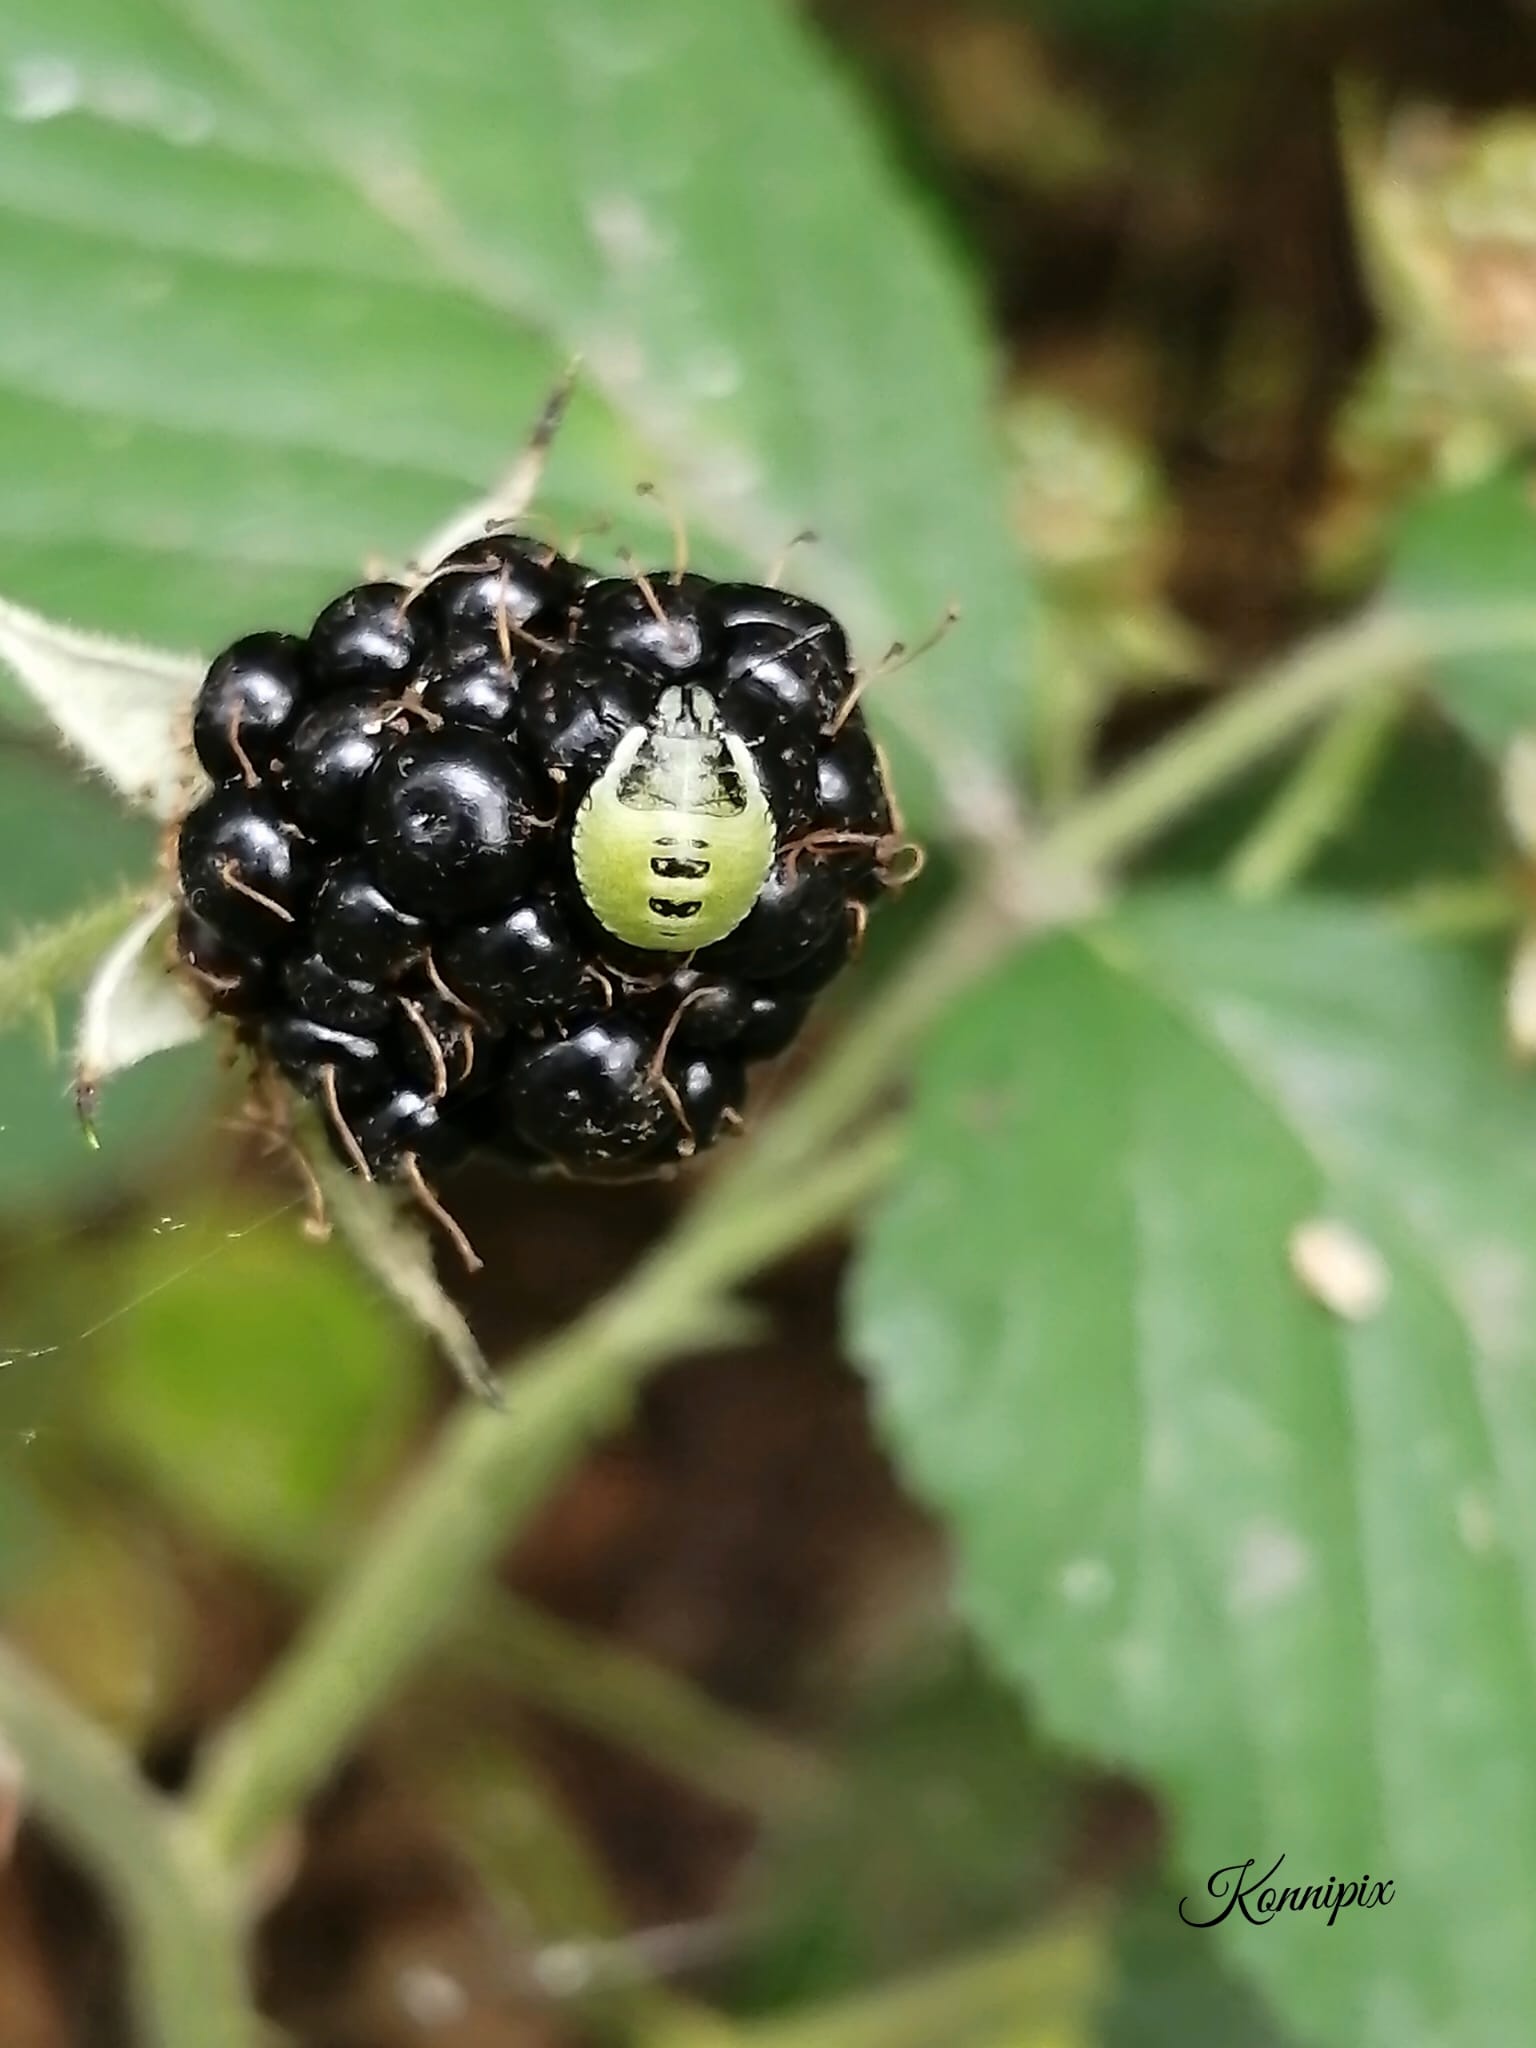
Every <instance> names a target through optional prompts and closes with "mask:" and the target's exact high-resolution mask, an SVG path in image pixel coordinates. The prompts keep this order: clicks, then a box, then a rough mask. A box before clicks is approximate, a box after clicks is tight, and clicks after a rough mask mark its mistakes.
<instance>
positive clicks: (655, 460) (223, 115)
mask: <svg viewBox="0 0 1536 2048" xmlns="http://www.w3.org/2000/svg"><path fill="white" fill-rule="evenodd" d="M0 82H3V83H4V84H5V85H6V87H7V89H8V95H9V101H10V111H11V116H12V118H10V119H9V120H7V121H4V122H0V266H3V268H4V272H5V275H6V277H7V280H8V283H9V286H10V289H11V291H12V293H13V295H14V297H15V300H16V303H17V304H18V305H21V306H25V308H26V318H25V319H17V320H13V321H10V322H8V323H6V326H5V331H4V333H3V334H0V387H3V392H4V396H3V397H0V435H3V436H4V438H5V440H6V445H7V447H8V449H9V450H10V453H11V460H10V462H9V464H8V489H7V493H6V505H5V509H4V511H3V512H0V589H10V590H14V592H15V594H16V595H17V596H18V597H20V598H22V599H23V600H25V601H27V602H29V603H33V604H35V605H36V606H37V607H38V608H39V609H41V610H43V611H45V612H49V611H51V612H55V613H63V614H65V615H67V616H75V615H77V614H84V615H86V616H87V618H88V619H89V621H91V622H94V623H97V624H99V625H102V626H106V627H110V628H111V629H113V630H116V631H127V632H135V633H143V634H145V635H148V636H150V637H152V638H155V639H158V640H161V641H164V642H167V643H168V644H182V645H185V644H189V643H192V642H195V641H198V640H202V641H207V640H209V639H211V638H213V637H215V636H218V635H220V634H228V633H229V632H231V631H234V630H237V629H240V628H243V627H248V626H250V625H251V624H252V623H253V622H255V621H258V620H260V619H262V618H263V617H266V616H269V615H270V616H271V617H272V618H273V619H274V620H277V621H285V620H286V621H292V620H299V619H302V618H303V617H304V615H305V613H306V611H307V609H308V608H310V607H312V606H314V605H316V604H318V602H320V601H321V600H322V599H323V598H324V597H325V596H326V595H327V594H328V593H329V591H330V590H332V589H334V588H335V587H337V586H338V585H339V584H340V583H341V582H342V581H343V580H344V579H345V578H347V577H348V576H349V575H352V574H353V573H354V572H355V570H356V568H357V565H358V564H359V562H360V561H361V560H362V558H363V557H365V556H366V555H367V554H369V553H371V552H374V551H382V552H383V553H385V554H386V555H391V556H398V555H400V554H402V553H403V552H406V551H408V550H409V548H410V547H411V545H412V544H413V542H414V541H415V540H416V539H417V538H418V537H419V536H420V535H421V534H423V533H424V532H425V531H426V530H427V528H428V527H429V526H430V525H432V524H433V523H434V522H435V521H436V520H437V519H439V518H440V517H441V516H442V515H443V514H444V513H445V512H447V511H448V510H450V509H451V508H452V506H453V505H454V503H455V502H456V501H457V500H459V499H461V498H463V497H464V496H465V495H467V493H468V492H469V491H470V490H471V489H472V488H473V487H475V486H477V485H479V484H481V483H483V482H487V481H489V479H490V477H491V476H492V475H493V474H494V473H495V472H496V471H497V470H498V469H499V467H500V465H501V463H502V460H503V458H504V457H505V456H506V454H507V453H508V452H509V448H510V444H512V443H513V442H514V441H515V440H516V438H517V437H518V435H519V434H520V433H521V432H522V431H523V429H524V427H525V425H526V424H527V422H528V420H529V418H530V417H531V414H532V412H533V410H534V409H535V406H536V403H537V400H538V397H539V396H540V395H541V393H542V391H543V389H544V388H545V387H546V386H547V385H548V384H549V382H550V381H551V379H552V377H553V375H554V373H555V371H556V369H557V368H558V367H559V365H560V364H561V363H562V362H563V360H564V359H565V358H566V357H568V356H569V355H570V354H571V353H572V352H573V351H579V352H580V353H581V355H582V356H583V358H584V363H585V371H584V376H585V380H586V385H587V390H588V398H587V402H586V403H585V405H584V406H579V407H578V409H577V417H576V419H575V422H574V424H573V425H572V427H571V428H570V429H569V430H568V435H567V437H566V439H565V440H564V441H563V443H562V445H561V447H560V448H559V449H558V451H557V454H556V457H555V462H554V466H553V471H552V486H553V495H552V497H551V501H550V509H551V510H552V511H553V513H554V516H555V519H556V523H557V524H560V523H564V522H566V521H568V520H569V519H571V518H574V517H575V516H576V513H575V508H576V507H580V508H581V510H582V512H583V513H584V514H586V515H588V516H590V515H592V514H594V513H595V514H599V515H600V514H603V513H611V512H615V511H617V512H619V513H621V514H622V513H623V512H624V510H625V507H626V505H632V504H633V497H632V494H633V489H634V486H635V484H636V483H637V482H638V481H640V480H642V479H650V480H654V481H657V482H659V483H661V484H663V485H665V486H666V487H667V488H668V489H669V490H670V491H671V493H672V494H673V495H674V496H675V497H676V499H677V502H678V504H679V506H680V508H681V510H682V512H683V513H684V514H685V515H686V517H687V520H688V523H689V525H690V527H691V528H693V529H694V531H695V537H696V540H697V543H698V545H699V548H700V550H701V551H702V552H704V553H705V554H706V555H707V556H708V557H709V559H710V560H712V561H714V562H716V563H717V564H724V563H727V562H729V563H739V564H743V565H747V566H750V567H752V568H753V569H755V570H757V571H759V572H766V569H767V567H768V565H769V564H770V563H771V562H772V560H773V559H774V558H775V557H776V556H777V555H778V554H779V553H780V552H781V551H782V549H783V548H784V546H785V544H786V543H787V542H788V541H789V540H790V538H791V537H792V536H793V535H794V534H795V533H796V532H798V531H799V530H801V529H802V528H805V527H808V526H809V527H814V528H815V529H816V530H817V531H818V532H819V534H820V535H821V537H822V544H821V546H820V547H819V548H818V549H807V550H805V551H803V552H802V553H801V555H800V556H799V557H798V558H797V561H796V565H795V572H794V573H795V579H796V581H797V582H800V583H802V584H804V585H806V586H807V587H810V588H812V589H813V590H815V591H816V592H817V593H818V594H821V595H824V596H825V597H827V598H828V599H830V600H831V601H832V602H833V603H835V604H836V605H837V606H838V607H839V608H840V609H841V610H842V611H843V612H844V613H845V614H846V616H847V618H848V620H849V623H850V625H851V626H852V628H853V629H854V631H855V634H856V637H857V641H858V644H859V646H860V648H861V651H862V653H863V655H864V656H865V658H866V659H868V660H871V661H873V660H875V659H877V658H878V657H879V655H880V653H881V652H882V651H883V649H884V647H885V645H886V644H887V643H888V642H889V641H890V640H891V639H892V638H893V637H896V636H901V637H904V638H907V639H909V640H910V639H913V638H915V637H916V636H918V635H921V634H922V633H924V632H925V631H926V630H927V629H928V628H929V627H930V626H932V625H933V624H934V623H935V622H936V621H937V620H938V619H939V618H940V617H941V615H942V613H943V611H944V608H945V606H946V605H947V604H948V603H949V602H950V601H951V600H955V601H958V602H959V603H960V604H961V605H962V606H963V607H964V610H965V618H964V622H963V624H962V626H961V627H960V628H958V629H957V630H956V631H955V632H954V633H953V634H952V635H951V636H950V638H949V640H948V641H947V642H946V643H945V644H944V645H943V646H942V647H941V648H940V649H938V650H937V651H936V652H935V653H933V654H932V655H931V656H930V657H929V658H928V659H927V660H926V661H925V662H924V663H922V664H921V665H920V667H918V668H916V669H914V670H912V671H909V672H908V673H907V674H905V675H903V676H901V677H899V678H896V679H894V680H893V681H892V682H891V683H890V685H889V686H888V687H887V686H884V685H882V688H881V690H880V692H879V693H878V694H879V698H880V703H879V707H878V710H877V715H880V716H883V717H885V718H886V719H888V720H889V721H890V722H892V723H895V724H897V725H899V726H900V727H901V728H902V729H903V730H904V731H905V732H906V733H907V734H908V735H909V736H910V737H911V738H913V739H915V741H916V745H913V746H909V747H908V749H907V762H906V767H907V777H906V779H907V780H908V781H909V782H910V781H914V780H919V778H920V777H921V779H925V780H927V779H930V771H929V770H927V769H926V768H925V767H924V766H923V763H922V756H924V755H925V754H928V753H931V754H932V756H933V760H934V762H935V763H936V764H937V773H938V775H939V776H940V777H941V778H943V779H945V780H946V781H947V783H948V784H949V785H950V787H951V788H952V789H953V791H954V792H955V793H956V795H957V796H958V798H959V800H960V801H961V802H962V803H966V802H970V801H972V800H973V787H974V785H980V784H985V783H987V782H989V781H990V780H992V779H994V778H995V776H996V774H997V767H996V763H997V762H998V760H999V759H1000V758H1001V757H1003V756H1005V755H1006V754H1007V752H1008V751H1009V750H1010V749H1011V746H1012V743H1013V739H1014V736H1015V734H1016V732H1017V729H1018V725H1019V711H1020V698H1021V690H1022V685H1021V677H1020V663H1021V658H1022V652H1023V649H1022V616H1021V599H1022V588H1023V577H1022V571H1021V569H1020V567H1019V564H1018V561H1017V558H1016V555H1015V551H1014V548H1013V545H1012V543H1011V541H1010V539H1009V537H1008V533H1007V523H1006V517H1005V511H1004V493H1003V486H1002V466H1001V457H1000V452H999V449H998V447H997V445H996V436H995V434H994V432H993V431H992V429H991V426H990V423H989V418H988V399H989V389H988V387H989V365H988V362H987V360H986V354H985V350H984V347H983V344H982V340H981V331H980V323H979V319H978V316H977V310H976V308H975V306H974V305H973V304H972V303H971V292H970V289H969V287H968V285H967V283H966V281H965V280H964V279H963V278H962V277H961V276H960V274H959V273H958V269H957V265H956V263H955V261H954V259H953V257H952V256H951V254H950V253H949V252H948V251H946V250H945V249H944V248H943V247H942V246H941V245H940V243H939V241H938V238H937V235H936V232H935V228H934V224H933V223H932V222H931V221H930V220H928V219H927V218H925V217H924V215H923V213H922V212H921V210H920V208H919V206H918V204H917V202H916V200H915V198H914V196H913V195H912V194H911V193H910V192H908V191H907V190H906V188H905V186H904V184H903V181H902V179H901V176H900V175H899V173H898V171H897V169H896V167H895V166H894V165H893V163H892V162H891V161H890V160H889V156H888V154H887V152H886V151H885V150H884V149H883V147H882V145H881V143H880V141H879V138H878V136H877V134H876V132H875V131H874V128H873V126H872V123H871V121H870V119H869V118H868V116H867V114H866V112H865V110H864V109H863V108H862V107H861V105H860V104H859V102H858V100H857V98H856V97H855V95H854V94H853V93H852V92H850V91H849V90H848V89H847V87H846V85H845V83H844V82H843V81H842V80H841V79H840V78H839V77H838V76H837V74H836V72H835V70H834V69H833V68H832V66H831V65H830V64H829V62H828V60H827V58H826V56H825V55H824V53H823V52H822V50H821V49H820V48H819V47H818V44H817V42H816V41H815V39H814V37H813V36H812V35H811V34H810V33H809V32H808V31H807V30H806V29H805V28H804V27H802V26H801V25H800V24H799V22H797V20H796V19H795V18H794V15H793V13H792V11H791V10H790V9H789V8H787V7H785V6H783V5H782V4H780V0H737V4H736V5H733V6H730V7H720V6H718V5H715V4H714V0H648V4H646V5H645V6H643V7H637V6H636V5H634V0H566V4H563V5H561V6H559V7H534V6H532V5H508V4H506V0H462V4H460V5H458V6H456V7H454V8H452V9H449V10H446V11H443V10H432V9H424V8H422V7H421V6H419V5H417V4H414V0H373V4H370V5H368V6H363V5H362V4H361V0H350V4H347V0H342V4H339V5H336V6H334V7H327V8H323V9H319V8H316V7H314V6H313V5H311V4H310V0H185V4H182V5H179V6H178V7H176V8H175V9H168V8H166V7H164V6H161V5H158V4H156V5H151V4H150V0H58V4H55V0H16V4H15V5H13V6H11V7H8V8H7V9H6V11H5V19H4V21H3V22H0ZM655 521H656V515H655V513H654V511H652V512H650V513H648V514H647V523H648V526H649V531H650V533H651V535H652V539H651V541H650V543H649V546H650V549H651V551H652V552H654V551H655V550H656V548H657V545H658V538H657V527H656V523H655ZM629 523H630V525H631V526H632V525H633V521H631V522H629ZM930 786H931V785H930ZM919 793H920V791H919Z"/></svg>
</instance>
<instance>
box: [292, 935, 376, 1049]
mask: <svg viewBox="0 0 1536 2048" xmlns="http://www.w3.org/2000/svg"><path fill="white" fill-rule="evenodd" d="M282 983H283V993H284V994H285V995H286V996H287V998H288V1000H289V1001H290V1002H291V1003H292V1004H293V1006H294V1008H295V1009H296V1010H297V1011H299V1012H300V1014H301V1015H302V1016H305V1017H312V1018H314V1019H315V1020H316V1022H318V1023H321V1024H334V1025H335V1027H336V1028H337V1030H338V1031H369V1032H377V1031H382V1030H383V1029H385V1027H386V1026H387V1025H388V1024H389V1023H390V1021H391V1018H390V1007H389V999H388V997H387V996H385V995H383V994H382V993H381V992H380V990H379V989H378V987H377V986H376V985H375V984H374V983H372V982H370V981H353V980H349V979H348V977H347V976H346V975H343V974H338V973H337V972H336V969H335V968H334V967H332V966H331V965H330V964H329V963H328V962H327V961H325V960H322V959H321V957H320V955H319V954H318V953H306V954H302V955H299V956H297V957H295V958H294V959H292V960H289V961H287V962H286V963H285V964H284V967H283V972H282Z"/></svg>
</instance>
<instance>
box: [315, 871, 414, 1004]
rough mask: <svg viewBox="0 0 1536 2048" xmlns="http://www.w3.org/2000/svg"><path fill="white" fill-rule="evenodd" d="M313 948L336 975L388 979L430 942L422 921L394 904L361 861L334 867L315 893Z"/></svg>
mask: <svg viewBox="0 0 1536 2048" xmlns="http://www.w3.org/2000/svg"><path fill="white" fill-rule="evenodd" d="M313 935H314V941H315V950H316V951H317V952H318V953H319V954H320V955H321V957H322V958H323V959H324V960H325V961H326V963H327V964H328V965H329V966H331V967H334V968H335V969H336V971H337V973H338V974H344V975H347V976H349V977H350V978H351V979H353V980H356V981H370V980H372V981H388V980H390V979H391V978H392V977H393V976H395V975H397V974H400V973H402V972H403V971H404V969H405V968H407V967H408V966H409V965H410V964H411V962H412V961H413V960H418V959H420V958H421V956H422V954H423V953H424V952H425V950H426V947H427V943H428V937H429V934H428V929H427V925H426V923H425V921H424V920H423V919H422V918H419V917H413V916H412V915H411V913H410V912H409V911H408V910H402V909H401V908H400V906H399V904H398V903H394V902H392V901H391V900H390V898H389V897H388V896H386V895H385V894H384V891H383V890H382V889H381V888H380V887H379V885H378V883H377V882H376V881H375V880H374V879H373V877H372V875H370V874H369V872H368V870H367V868H366V867H365V866H364V865H363V864H362V863H361V862H360V861H359V862H356V863H353V864H350V865H343V866H340V867H335V868H333V869H332V870H331V872H330V873H329V874H328V875H327V876H326V878H325V880H324V881H323V882H322V883H321V885H320V889H319V893H318V894H317V895H316V897H315V915H314V925H313Z"/></svg>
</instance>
